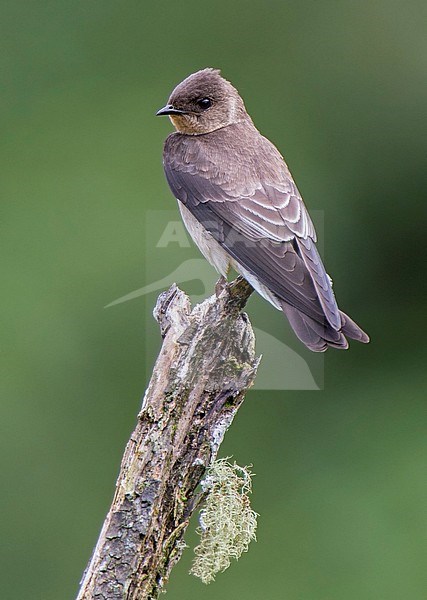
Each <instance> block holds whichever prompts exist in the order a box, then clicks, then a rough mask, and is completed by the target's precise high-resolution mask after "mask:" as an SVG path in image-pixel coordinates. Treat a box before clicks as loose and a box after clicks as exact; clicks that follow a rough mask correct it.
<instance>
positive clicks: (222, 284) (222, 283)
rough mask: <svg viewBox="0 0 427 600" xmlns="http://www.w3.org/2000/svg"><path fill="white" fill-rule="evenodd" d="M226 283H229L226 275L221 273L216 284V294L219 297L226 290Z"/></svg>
mask: <svg viewBox="0 0 427 600" xmlns="http://www.w3.org/2000/svg"><path fill="white" fill-rule="evenodd" d="M226 285H227V278H226V277H224V275H221V277H220V278H219V279H218V281H217V282H216V284H215V295H216V297H217V298H219V296H220V295H221V294H222V292H223V291H224V290H225V286H226Z"/></svg>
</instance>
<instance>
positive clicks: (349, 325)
mask: <svg viewBox="0 0 427 600" xmlns="http://www.w3.org/2000/svg"><path fill="white" fill-rule="evenodd" d="M340 315H341V331H342V332H343V333H344V335H346V336H347V337H349V338H351V339H352V340H357V341H358V342H362V344H367V343H368V342H369V335H368V334H367V333H365V332H364V331H363V329H361V328H360V327H359V325H357V323H355V322H354V321H353V319H350V317H349V316H348V315H346V314H345V313H344V312H342V310H340Z"/></svg>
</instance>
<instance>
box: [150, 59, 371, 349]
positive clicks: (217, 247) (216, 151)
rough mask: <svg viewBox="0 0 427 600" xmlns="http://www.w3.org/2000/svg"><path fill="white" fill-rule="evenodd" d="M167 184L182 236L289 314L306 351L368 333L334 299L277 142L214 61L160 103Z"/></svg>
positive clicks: (362, 339) (220, 270)
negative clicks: (168, 126) (168, 128)
mask: <svg viewBox="0 0 427 600" xmlns="http://www.w3.org/2000/svg"><path fill="white" fill-rule="evenodd" d="M156 114H157V115H158V116H163V115H167V116H168V117H169V118H170V120H171V122H172V124H173V126H174V128H175V131H174V132H173V133H171V134H170V135H169V136H168V137H167V139H166V141H165V143H164V148H163V167H164V171H165V175H166V179H167V182H168V184H169V187H170V189H171V191H172V193H173V195H174V196H175V198H176V199H177V200H178V207H179V210H180V213H181V217H182V219H183V222H184V225H185V227H186V228H187V230H188V232H189V234H190V236H191V237H192V238H193V240H194V242H195V243H196V245H197V246H198V248H199V250H200V251H201V253H202V254H203V255H204V257H205V258H206V259H207V260H208V262H209V263H210V264H211V265H212V266H213V267H214V268H215V269H216V270H217V271H218V273H219V274H220V276H221V278H220V280H221V279H222V280H223V281H225V280H226V278H227V276H228V274H229V271H230V269H234V270H235V271H236V272H237V273H239V274H240V275H241V276H242V277H244V278H245V279H246V280H247V281H248V282H249V283H250V284H251V286H252V287H253V288H254V289H255V290H256V291H257V292H258V293H259V294H260V295H261V296H262V297H263V298H265V299H266V300H267V301H268V302H270V303H271V304H272V305H273V306H275V307H276V308H277V309H278V310H281V311H282V312H283V313H284V315H285V316H286V317H287V319H288V321H289V323H290V325H291V327H292V329H293V331H294V333H295V334H296V336H297V337H298V338H299V340H300V341H301V342H302V343H303V344H304V345H305V346H306V347H307V348H309V349H310V350H312V351H313V352H324V351H325V350H327V349H328V348H329V347H332V348H337V349H347V348H348V339H347V338H350V339H353V340H357V341H359V342H362V343H367V342H369V337H368V335H367V334H366V333H365V332H364V331H363V330H362V329H361V328H360V327H359V326H358V325H357V324H356V323H355V322H354V321H353V320H352V319H351V318H350V317H349V316H348V315H346V314H345V313H344V312H342V311H341V310H340V309H339V308H338V305H337V302H336V299H335V294H334V291H333V289H332V279H331V278H330V277H329V275H328V274H327V273H326V270H325V267H324V265H323V262H322V259H321V258H320V255H319V253H318V251H317V248H316V241H317V237H316V231H315V228H314V225H313V222H312V220H311V218H310V216H309V213H308V211H307V209H306V207H305V204H304V202H303V199H302V197H301V194H300V193H299V191H298V188H297V186H296V184H295V182H294V179H293V178H292V175H291V173H290V171H289V169H288V166H287V164H286V162H285V160H284V158H283V156H282V155H281V154H280V152H279V150H278V149H277V148H276V147H275V146H274V144H273V143H272V142H270V141H269V140H268V139H267V138H265V137H264V136H263V135H262V134H261V133H260V132H259V131H258V129H257V128H256V127H255V125H254V123H253V121H252V119H251V117H250V116H249V114H248V113H247V111H246V108H245V104H244V102H243V99H242V98H241V96H240V94H239V92H238V91H237V90H236V88H235V87H234V86H233V85H232V84H231V83H230V82H229V81H228V80H226V79H225V78H224V77H223V76H222V75H221V72H220V70H219V69H214V68H210V67H209V68H205V69H202V70H200V71H197V72H195V73H192V74H191V75H189V76H188V77H187V78H186V79H184V80H183V81H182V82H181V83H179V84H178V85H177V86H176V87H175V88H174V90H173V91H172V93H171V95H170V97H169V99H168V102H167V104H166V106H164V107H163V108H161V109H160V110H158V111H157V113H156Z"/></svg>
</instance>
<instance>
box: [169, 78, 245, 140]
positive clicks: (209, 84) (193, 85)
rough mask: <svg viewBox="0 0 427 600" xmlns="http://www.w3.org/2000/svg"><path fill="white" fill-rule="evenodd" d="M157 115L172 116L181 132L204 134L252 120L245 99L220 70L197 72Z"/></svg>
mask: <svg viewBox="0 0 427 600" xmlns="http://www.w3.org/2000/svg"><path fill="white" fill-rule="evenodd" d="M157 115H168V116H169V117H170V119H171V121H172V123H173V125H174V127H175V129H176V130H177V131H179V132H180V133H185V134H187V135H201V134H204V133H210V132H211V131H215V130H216V129H221V128H222V127H226V126H227V125H231V124H232V123H238V122H239V121H243V120H244V119H249V117H248V115H247V113H246V110H245V105H244V104H243V100H242V99H241V97H240V96H239V93H238V91H237V90H236V89H235V88H234V87H233V86H232V85H231V83H230V82H229V81H227V80H226V79H224V78H223V77H221V75H220V72H219V70H218V69H203V70H202V71H197V73H193V74H192V75H190V76H189V77H187V78H186V79H184V81H182V82H181V83H180V84H179V85H177V86H176V88H175V89H174V90H173V92H172V94H171V95H170V97H169V100H168V103H167V105H166V106H165V107H164V108H161V109H160V110H159V111H158V112H157Z"/></svg>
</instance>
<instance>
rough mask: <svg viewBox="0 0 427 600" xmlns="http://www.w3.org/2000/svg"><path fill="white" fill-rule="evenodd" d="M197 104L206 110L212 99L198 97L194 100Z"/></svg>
mask: <svg viewBox="0 0 427 600" xmlns="http://www.w3.org/2000/svg"><path fill="white" fill-rule="evenodd" d="M196 104H197V106H200V108H202V109H203V110H206V109H207V108H209V107H210V106H212V100H211V99H210V98H199V100H197V102H196Z"/></svg>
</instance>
